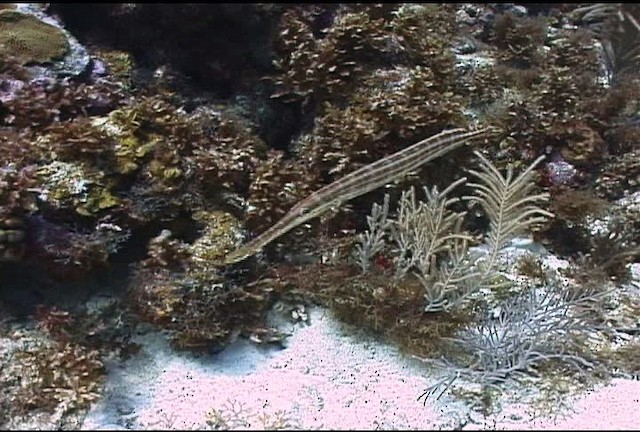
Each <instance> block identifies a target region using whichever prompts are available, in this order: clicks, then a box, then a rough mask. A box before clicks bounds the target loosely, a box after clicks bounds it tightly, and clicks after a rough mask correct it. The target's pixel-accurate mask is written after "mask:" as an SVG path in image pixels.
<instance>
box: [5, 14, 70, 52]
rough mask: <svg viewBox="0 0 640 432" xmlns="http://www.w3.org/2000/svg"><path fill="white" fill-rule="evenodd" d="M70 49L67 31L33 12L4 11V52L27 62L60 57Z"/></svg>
mask: <svg viewBox="0 0 640 432" xmlns="http://www.w3.org/2000/svg"><path fill="white" fill-rule="evenodd" d="M68 51H69V43H68V41H67V37H66V35H65V34H64V32H63V31H62V30H60V29H58V28H56V27H54V26H52V25H50V24H47V23H45V22H42V21H41V20H39V19H38V18H36V17H35V16H33V15H30V14H25V13H21V12H18V11H15V10H12V9H2V10H0V55H2V56H12V57H15V58H16V59H18V60H19V61H20V62H22V63H23V64H27V63H46V62H51V61H53V60H59V59H61V58H62V57H64V55H65V54H66V53H67V52H68Z"/></svg>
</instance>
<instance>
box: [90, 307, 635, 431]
mask: <svg viewBox="0 0 640 432" xmlns="http://www.w3.org/2000/svg"><path fill="white" fill-rule="evenodd" d="M283 323H284V321H282V320H281V322H280V326H281V328H283V327H282V326H283V325H284V327H286V326H289V328H288V330H289V331H291V332H292V336H291V337H289V339H288V344H287V347H286V348H284V349H281V348H277V347H263V346H258V345H255V344H252V343H251V342H249V341H247V340H244V339H238V340H236V341H235V342H234V343H233V344H232V345H230V346H229V347H228V348H227V349H226V350H224V351H223V352H221V353H218V354H214V355H208V356H204V355H203V356H200V357H194V356H192V355H188V354H182V353H176V352H175V351H173V350H172V349H170V347H169V346H168V344H167V342H166V339H165V338H164V337H163V336H162V335H161V334H158V333H154V332H149V333H146V334H144V335H140V336H139V337H138V340H137V342H139V343H141V344H142V350H141V351H140V353H139V354H138V355H137V356H136V357H134V358H132V359H130V360H129V361H127V362H126V363H125V364H124V365H115V364H114V365H112V366H111V367H110V372H109V377H108V379H107V384H106V389H105V392H104V396H103V398H102V399H101V400H100V401H99V402H97V403H96V404H94V406H93V407H92V409H91V410H90V411H89V413H88V415H87V417H86V418H85V420H84V423H83V425H82V428H83V429H212V428H237V429H265V428H274V427H283V426H284V427H286V428H295V429H458V428H461V429H640V381H634V380H626V379H614V380H612V381H611V382H610V383H609V384H602V385H597V386H595V388H594V389H593V390H592V391H588V392H583V393H581V394H579V395H577V396H575V398H574V399H573V400H569V401H568V402H569V403H568V405H569V408H568V409H567V408H564V409H561V408H558V409H557V410H555V412H554V413H552V414H549V413H547V414H539V410H538V411H536V410H535V409H532V408H531V407H530V406H527V405H526V404H519V405H518V404H512V405H510V406H507V405H505V406H503V409H502V410H501V411H500V412H498V413H496V414H493V415H491V416H489V417H485V416H484V415H481V414H478V413H477V412H474V410H473V409H472V408H471V407H470V406H469V404H468V403H465V401H463V400H461V399H459V398H455V397H454V396H450V395H449V396H444V397H442V398H441V399H439V400H438V401H435V400H430V401H429V402H427V404H426V405H423V403H422V401H418V400H417V399H418V396H419V395H420V394H421V393H422V392H423V390H424V389H425V388H426V387H427V386H429V385H430V384H432V383H434V382H435V381H436V377H435V375H434V374H433V373H430V372H429V371H428V370H427V369H426V368H425V366H424V365H423V364H422V363H421V362H420V361H418V360H416V359H412V358H406V357H404V356H402V355H401V354H399V353H398V350H397V348H395V347H392V346H390V345H387V344H385V343H383V342H381V341H379V340H377V339H375V338H372V337H370V336H367V335H364V334H362V332H359V331H357V330H356V329H353V328H351V327H348V326H344V325H341V324H339V323H338V321H337V320H335V319H334V318H332V317H331V315H330V313H329V312H327V311H326V310H324V309H320V308H313V309H311V310H310V311H309V323H308V324H295V325H293V324H288V323H287V324H283ZM283 329H285V330H286V328H283ZM215 411H217V413H218V414H219V416H218V417H216V416H215V415H211V413H212V412H215ZM207 421H209V423H207Z"/></svg>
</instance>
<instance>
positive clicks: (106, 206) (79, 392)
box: [0, 3, 640, 424]
mask: <svg viewBox="0 0 640 432" xmlns="http://www.w3.org/2000/svg"><path fill="white" fill-rule="evenodd" d="M41 9H42V10H41V13H43V14H50V15H51V16H53V15H55V17H56V18H55V19H56V20H58V21H59V22H60V23H62V24H63V26H64V28H65V29H66V30H68V31H69V32H71V33H73V34H74V36H75V37H77V38H78V40H80V41H81V42H82V44H83V45H85V46H86V49H87V50H88V52H89V53H90V59H89V60H90V61H88V62H87V65H86V68H83V70H82V72H80V73H77V74H74V73H70V72H69V71H66V72H64V73H58V72H56V70H57V69H55V68H53V67H52V66H51V64H52V62H57V61H58V62H59V61H61V60H60V59H61V58H62V59H67V58H68V57H69V56H70V55H72V53H71V51H73V49H71V47H72V46H73V44H71V42H70V40H69V37H68V35H67V34H66V33H65V32H62V31H61V30H60V29H59V28H57V27H55V26H53V25H50V24H48V23H47V22H45V21H43V20H42V19H41V18H39V15H38V14H30V13H29V12H28V11H26V10H24V7H23V8H19V7H18V6H16V7H15V8H14V7H7V8H2V9H0V47H1V48H0V150H1V151H0V308H2V310H9V311H10V310H11V308H12V307H13V303H12V302H13V301H14V300H8V299H10V298H11V299H14V298H15V297H16V296H17V297H20V296H19V295H17V294H16V293H14V292H13V291H17V289H18V288H16V285H19V284H18V283H16V281H15V280H13V276H11V275H12V274H14V273H12V272H11V271H10V270H11V269H13V268H14V266H15V268H19V269H21V271H23V272H24V273H34V274H38V275H41V276H42V278H43V279H42V282H41V284H40V285H39V286H38V288H36V291H38V296H37V298H38V299H40V300H41V301H42V303H45V304H46V306H47V307H46V308H45V309H43V308H42V305H40V306H38V305H37V302H32V301H30V300H29V301H28V300H21V301H22V302H23V303H26V306H25V305H24V304H20V309H21V310H22V309H24V310H26V311H27V312H26V314H25V315H26V316H27V317H29V316H30V317H31V319H34V320H36V321H38V322H40V323H41V326H42V327H43V328H44V329H45V330H46V332H48V333H49V334H48V336H39V337H41V338H44V337H46V338H51V340H52V341H53V342H51V341H50V342H51V343H50V344H48V345H47V344H43V345H42V347H40V345H38V347H39V348H38V347H36V348H34V349H33V350H30V348H25V349H23V350H22V351H24V352H22V351H21V352H22V354H20V355H21V356H23V358H24V364H25V367H28V368H29V377H31V378H33V379H32V380H31V381H29V382H30V383H31V384H28V386H27V387H28V388H24V389H22V390H20V391H24V392H25V393H21V394H18V393H15V394H14V393H11V394H12V396H11V397H12V398H14V399H12V400H18V399H19V400H20V401H21V402H20V403H18V404H17V405H16V406H20V407H22V408H20V409H22V410H23V411H24V412H25V413H28V412H29V411H30V410H35V409H36V408H37V407H39V406H42V407H53V406H54V405H55V404H56V403H58V402H60V401H61V400H63V396H61V395H62V394H63V393H64V394H65V395H67V396H69V395H70V396H72V398H73V400H74V401H75V402H74V404H72V405H70V407H81V408H84V407H86V406H87V405H88V404H89V403H90V402H91V401H92V400H95V398H96V397H97V394H98V392H99V390H98V389H99V385H100V382H101V379H102V363H101V361H102V360H101V359H103V358H104V356H108V355H110V353H112V352H113V351H118V352H120V353H121V354H122V355H123V356H126V355H127V354H126V353H130V352H132V351H135V347H133V346H131V344H129V343H128V342H127V341H128V339H127V338H128V337H129V336H130V335H131V334H132V333H133V329H134V328H135V324H133V323H136V322H146V323H150V324H151V325H153V326H155V327H156V328H160V329H163V330H166V332H167V334H168V337H169V338H170V340H171V342H172V344H173V346H174V347H176V348H178V349H185V350H192V351H203V352H210V351H217V350H220V349H223V348H224V347H225V346H226V345H228V344H229V343H230V342H231V341H233V340H234V339H235V338H236V337H244V338H247V339H249V340H252V341H254V342H256V343H276V344H279V343H280V342H282V341H283V340H285V339H286V335H284V334H280V333H278V332H277V330H275V329H272V328H269V326H267V325H266V324H265V316H266V313H267V312H268V310H269V309H270V308H271V307H272V306H273V304H274V303H275V302H276V301H279V300H280V301H291V302H295V303H296V304H299V303H305V304H310V303H319V304H322V305H324V306H327V307H330V308H331V309H333V311H334V312H335V313H336V315H337V316H338V317H339V318H340V319H341V320H344V321H346V322H351V323H355V324H357V325H359V326H361V327H364V328H367V329H370V330H372V331H373V332H376V333H379V334H382V335H384V336H386V337H388V338H389V339H390V340H391V341H393V342H394V343H396V344H397V345H398V346H400V347H401V348H402V349H403V350H404V351H405V352H407V353H408V354H411V355H414V356H417V357H419V358H421V359H425V360H426V361H427V362H430V363H431V364H435V365H436V366H440V367H443V368H444V370H445V377H444V378H443V381H442V382H441V383H440V385H439V386H437V388H434V389H428V391H427V392H426V393H425V396H426V395H427V394H430V390H434V391H435V390H438V391H442V390H446V389H448V388H450V387H451V386H452V385H453V383H454V381H455V380H457V379H458V378H463V379H467V380H471V381H477V382H481V383H482V384H483V385H485V386H487V387H491V388H493V387H499V386H500V385H501V384H503V383H505V382H506V381H507V380H508V379H509V378H512V377H516V378H517V377H522V376H524V375H528V374H532V373H534V372H538V371H543V370H544V368H545V367H550V368H553V367H555V366H557V367H559V368H561V369H562V368H563V367H564V366H565V365H566V364H568V365H569V366H572V367H573V368H574V369H575V370H576V371H578V372H583V373H584V372H590V371H592V370H593V369H596V368H597V367H598V365H599V363H601V362H606V361H613V362H614V363H615V364H616V365H617V367H619V369H621V370H623V369H624V368H625V367H626V366H625V364H626V363H628V365H627V366H629V370H635V373H637V367H636V366H634V365H633V364H632V362H626V360H628V359H629V358H630V357H632V355H630V354H625V353H626V351H625V349H627V348H625V349H620V350H618V351H615V352H613V353H611V352H609V353H608V354H606V353H605V350H594V353H593V354H589V353H588V352H586V351H588V349H585V344H582V343H581V340H582V339H580V338H581V337H584V336H585V334H586V333H585V332H596V333H597V332H600V333H598V335H599V336H601V337H603V338H609V339H611V340H613V339H615V337H616V336H615V332H614V333H606V332H604V331H603V330H601V329H600V328H601V327H605V326H606V323H607V322H609V321H608V320H609V318H608V316H609V315H608V312H607V310H605V309H606V308H605V306H606V305H608V304H609V303H611V304H616V303H615V302H616V301H618V302H620V303H624V302H629V303H630V304H631V301H630V300H629V299H628V298H626V297H625V296H626V293H625V292H624V288H623V287H624V286H625V285H623V284H624V283H625V282H626V281H628V280H629V279H630V278H631V275H630V270H629V268H630V266H629V264H630V263H633V262H634V261H636V260H637V258H638V255H639V254H640V252H639V251H640V249H639V248H638V245H639V243H638V242H639V240H640V239H639V238H638V232H640V231H639V229H640V223H639V222H640V216H639V215H640V210H638V206H637V202H636V199H637V194H638V192H639V190H638V187H639V181H640V180H639V179H640V163H639V162H638V161H639V160H640V159H638V152H639V151H640V148H639V147H638V143H639V142H640V141H639V139H640V122H639V121H638V115H639V114H638V113H639V112H640V90H639V89H640V87H639V86H638V84H639V83H640V77H639V76H638V70H639V68H638V60H639V58H640V54H639V53H640V45H638V40H640V39H639V38H638V33H639V32H640V27H639V26H638V22H639V21H640V15H639V13H640V12H639V11H638V8H637V5H627V4H615V5H605V4H592V5H586V6H577V5H560V4H550V5H543V6H540V5H538V6H537V7H534V6H522V5H493V4H472V3H469V4H399V3H386V4H291V5H285V4H279V5H268V4H253V5H251V4H246V5H221V6H216V5H195V4H191V5H189V4H187V5H178V4H174V5H143V4H118V5H116V4H113V5H107V4H104V5H97V4H85V5H74V6H73V7H69V6H65V5H63V4H57V3H53V4H48V5H43V6H42V8H41ZM50 18H51V19H53V17H50ZM230 23H231V24H230ZM212 29H213V30H212ZM212 31H213V32H212ZM168 34H170V35H171V36H172V37H166V35H168ZM3 38H4V39H3ZM83 64H84V63H83ZM467 139H468V142H467ZM462 144H466V145H462ZM436 158H437V159H436ZM463 176H466V177H469V178H470V179H467V178H466V177H463ZM327 210H328V211H327ZM321 213H322V214H321ZM316 216H318V217H317V218H315V217H316ZM530 234H531V237H532V238H533V240H535V242H536V244H542V245H544V247H545V248H546V249H547V250H549V251H550V252H552V253H553V254H554V255H557V256H558V257H560V258H562V259H565V260H566V261H567V263H568V264H567V266H568V269H565V270H562V271H556V270H553V271H551V270H550V269H549V267H548V263H547V261H544V260H543V259H542V258H541V257H539V256H537V255H533V254H531V255H526V256H524V257H519V258H518V260H515V259H514V256H515V255H514V254H515V252H513V249H514V247H515V246H514V242H516V243H517V242H518V241H519V239H521V238H522V237H526V236H529V235H530ZM245 258H247V259H245ZM516 261H517V262H516ZM543 261H544V262H543ZM115 271H121V272H122V273H121V274H122V275H123V276H122V278H121V282H120V283H119V284H120V285H121V286H122V290H121V292H119V293H118V295H119V296H121V298H119V302H116V303H114V305H111V306H109V308H108V309H107V310H108V312H109V313H112V315H113V316H114V317H115V316H118V317H123V318H122V319H124V320H125V321H126V323H127V325H121V324H115V321H116V320H115V318H113V319H108V318H107V317H106V316H105V315H104V314H97V313H96V312H95V311H93V312H88V311H87V310H85V309H86V307H85V306H84V305H83V304H78V305H76V307H71V306H68V307H62V306H61V305H58V304H57V303H58V302H59V301H60V300H59V297H64V296H63V295H62V294H61V292H60V291H61V290H59V289H58V288H59V287H60V285H59V284H67V285H69V286H73V287H75V288H73V289H74V290H76V289H77V290H78V291H82V292H81V293H75V294H82V295H80V297H83V296H90V295H91V294H92V293H93V291H92V290H93V289H94V288H93V287H92V284H91V283H89V281H92V280H93V279H92V278H94V277H97V278H99V277H103V276H105V275H109V274H111V272H115ZM513 272H516V274H517V278H516V277H515V276H514V277H512V276H513ZM559 275H561V276H559ZM565 276H566V278H565ZM514 278H516V279H517V281H516V282H514ZM518 278H519V279H518ZM562 278H565V279H567V280H568V282H566V281H564V280H563V279H562ZM581 285H584V289H583V290H581V289H578V288H579V287H580V286H581ZM614 286H615V287H616V290H615V291H616V295H617V296H621V298H622V300H620V299H618V298H617V297H615V296H612V295H611V288H612V287H614ZM79 287H84V288H79ZM83 290H84V291H83ZM7 292H11V295H8V294H7ZM12 296H13V297H12ZM58 296H59V297H58ZM596 299H597V302H595V301H594V300H596ZM18 303H20V302H18ZM72 303H73V302H72ZM78 303H82V302H81V301H79V302H78ZM594 303H599V304H600V305H601V309H602V310H600V311H598V308H596V307H594ZM23 306H24V307H23ZM53 306H58V307H60V309H52V307H53ZM16 308H18V307H17V306H16ZM629 309H630V310H631V311H632V313H633V311H635V313H637V307H636V306H629ZM496 310H497V311H498V312H495V311H496ZM46 311H48V312H46ZM494 312H495V313H494ZM105 314H107V312H105ZM7 315H8V316H9V315H11V314H10V313H7ZM0 321H2V320H0ZM67 321H69V322H71V321H72V322H74V323H75V324H77V325H76V326H72V327H75V330H74V331H70V330H68V329H67V327H69V326H68V325H67V324H65V323H66V322H67ZM633 325H635V326H637V324H633ZM633 325H630V326H631V327H632V326H633ZM118 326H120V327H118ZM116 327H117V331H116ZM614 327H616V328H618V327H622V325H615V326H614ZM56 329H57V330H56ZM61 329H63V330H61ZM5 330H6V329H5ZM52 330H53V331H52ZM46 332H45V333H46ZM3 333H6V332H3ZM89 334H90V336H89ZM603 334H606V335H605V336H603ZM525 336H526V337H525ZM629 346H630V347H633V346H635V345H633V344H630V345H629ZM585 350H586V351H585ZM628 350H629V352H633V349H632V348H628ZM605 354H606V355H605ZM607 355H608V360H607V358H605V357H606V356H607ZM599 356H600V357H599ZM429 359H431V360H433V359H440V360H438V361H435V360H434V361H431V360H429ZM625 359H626V360H625ZM53 361H55V362H57V363H55V364H57V365H59V369H60V370H61V371H63V372H64V373H63V374H62V375H60V376H49V375H46V374H47V373H48V372H47V371H46V370H45V369H43V365H46V364H47V362H49V363H50V362H53ZM563 362H565V363H563ZM549 364H551V366H548V365H549ZM634 368H635V369H634ZM446 370H449V371H450V372H451V373H449V374H448V373H447V372H446ZM12 371H13V369H12ZM5 372H6V371H5ZM3 373H4V372H3ZM13 373H14V372H11V373H9V375H11V374H13ZM15 373H16V374H17V373H18V372H15ZM65 374H66V375H65ZM4 378H7V376H4ZM0 379H2V377H0ZM7 379H8V378H7ZM3 382H6V381H3ZM25 382H26V381H25ZM36 383H40V384H36ZM42 383H44V384H42ZM7 385H8V386H10V387H11V389H12V390H11V391H12V392H13V391H14V390H15V389H16V387H15V385H17V384H16V382H15V381H12V382H10V383H8V384H7ZM25 385H26V384H25ZM43 386H44V387H43ZM47 389H49V390H47ZM416 396H418V395H416ZM38 398H41V399H38ZM45 399H46V400H45ZM0 408H4V407H0ZM7 409H8V408H7ZM0 411H2V410H1V409H0ZM4 420H6V418H5V419H4ZM2 423H3V419H2V418H0V424H2Z"/></svg>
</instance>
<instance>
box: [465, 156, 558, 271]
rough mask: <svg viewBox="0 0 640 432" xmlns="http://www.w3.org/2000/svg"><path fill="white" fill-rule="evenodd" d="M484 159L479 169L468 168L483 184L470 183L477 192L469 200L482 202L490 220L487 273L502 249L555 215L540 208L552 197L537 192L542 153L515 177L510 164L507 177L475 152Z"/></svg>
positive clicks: (468, 197)
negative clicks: (532, 227)
mask: <svg viewBox="0 0 640 432" xmlns="http://www.w3.org/2000/svg"><path fill="white" fill-rule="evenodd" d="M474 153H475V155H476V156H477V157H478V159H479V160H480V169H479V170H473V169H470V170H468V171H469V173H470V174H472V175H473V176H475V177H476V178H477V179H478V180H479V183H469V186H471V187H472V188H473V189H474V194H473V195H471V196H467V197H466V199H468V200H470V201H475V202H477V203H479V204H480V205H481V206H482V208H483V210H484V211H485V212H486V213H487V216H488V217H489V220H490V229H489V232H488V234H487V238H486V242H487V244H488V246H489V249H490V253H489V258H488V259H487V260H486V261H485V263H484V264H483V267H484V270H483V272H484V273H485V276H486V275H487V274H488V273H489V272H490V271H491V270H492V269H493V267H494V265H495V263H496V261H497V259H498V256H499V252H500V250H501V249H503V248H504V247H505V246H507V244H508V242H509V241H510V240H511V239H512V238H514V237H515V236H517V235H518V234H520V233H521V232H523V231H526V230H527V229H528V228H529V227H530V226H532V225H534V224H536V223H539V222H542V221H544V220H545V219H546V218H547V217H553V214H552V213H550V212H548V211H546V210H543V209H542V208H540V207H538V205H537V203H539V202H541V201H545V200H547V199H548V197H549V195H548V194H547V193H539V194H534V193H532V190H533V189H534V188H535V183H534V176H535V172H534V171H533V170H534V168H535V167H536V166H537V165H538V164H539V163H540V162H541V161H542V160H543V159H544V156H540V157H539V158H538V159H536V160H535V161H534V162H533V163H532V164H531V165H529V166H528V167H527V168H526V169H525V170H524V171H523V172H522V173H521V174H520V175H518V176H517V177H515V178H514V173H513V167H511V166H509V168H508V169H507V173H506V176H503V175H502V173H500V171H498V169H497V168H496V167H495V166H494V165H493V164H492V163H491V162H490V161H489V160H488V159H487V158H485V157H484V156H483V155H482V154H481V153H480V152H478V151H476V152H474Z"/></svg>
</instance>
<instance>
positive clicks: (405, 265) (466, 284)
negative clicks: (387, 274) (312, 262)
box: [360, 152, 553, 312]
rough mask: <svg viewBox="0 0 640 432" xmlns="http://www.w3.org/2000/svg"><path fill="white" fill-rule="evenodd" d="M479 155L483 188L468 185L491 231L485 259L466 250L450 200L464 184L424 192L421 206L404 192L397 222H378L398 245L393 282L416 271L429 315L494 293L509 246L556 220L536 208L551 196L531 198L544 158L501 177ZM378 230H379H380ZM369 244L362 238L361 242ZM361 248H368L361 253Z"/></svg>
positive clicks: (466, 237) (460, 218)
mask: <svg viewBox="0 0 640 432" xmlns="http://www.w3.org/2000/svg"><path fill="white" fill-rule="evenodd" d="M476 155H477V156H478V157H479V158H480V161H481V170H480V171H475V170H470V171H469V172H470V173H471V174H473V175H474V176H475V177H477V178H478V180H479V181H480V183H469V186H471V187H472V188H473V190H474V195H471V196H468V197H466V199H467V200H469V201H472V202H477V203H479V204H480V205H481V206H482V208H483V210H484V211H485V212H486V213H487V216H488V217H489V221H490V228H489V232H488V234H487V236H486V240H485V241H486V243H487V246H488V253H487V254H486V256H485V257H484V258H480V259H479V258H478V257H473V256H471V255H470V254H469V252H468V245H469V243H470V242H471V241H472V240H473V238H472V237H471V236H470V235H469V234H468V233H466V232H464V231H463V221H464V219H463V218H464V214H463V213H457V212H454V211H452V210H451V209H450V207H451V206H452V204H453V203H454V202H455V201H456V200H455V199H453V198H449V197H448V196H447V194H448V193H450V192H451V190H452V189H453V188H455V187H456V186H459V185H460V184H461V183H463V182H464V181H465V180H466V179H460V180H458V181H456V182H453V183H452V184H451V185H449V186H448V187H447V188H445V189H444V190H443V191H442V192H440V191H438V190H437V188H433V189H427V188H425V190H424V192H425V195H426V200H425V201H423V202H417V200H416V197H415V192H414V190H413V189H411V190H409V191H408V192H405V193H403V195H402V197H401V199H400V202H399V205H398V214H397V216H396V217H395V218H393V219H391V221H386V220H385V219H381V218H377V219H378V221H379V223H380V224H382V225H388V227H389V228H388V230H389V231H390V234H391V235H390V237H391V238H392V239H393V244H395V249H396V250H395V253H394V254H395V255H396V257H395V268H396V270H395V279H396V280H397V281H400V280H402V279H404V278H405V277H406V275H407V273H408V272H409V271H410V270H412V271H414V272H415V273H416V275H417V277H418V279H419V280H420V282H421V283H422V285H423V286H424V288H425V297H426V300H427V302H426V303H427V304H426V307H425V310H426V311H428V312H435V311H447V310H449V309H451V308H457V307H461V306H462V305H463V304H464V302H465V301H467V300H468V299H469V297H470V296H472V295H474V294H475V293H476V292H478V291H479V290H481V289H487V290H492V289H496V288H497V284H496V276H497V270H496V268H497V266H498V261H499V256H500V253H501V251H502V250H503V249H504V248H505V247H506V246H507V244H508V242H509V241H510V240H511V239H512V238H513V237H515V236H516V235H518V234H519V233H520V232H522V231H524V230H526V229H528V228H529V227H531V226H532V225H535V224H536V223H539V222H541V221H543V220H545V218H546V217H550V216H553V215H552V214H551V213H549V212H547V211H545V210H543V209H541V208H540V207H538V205H537V204H538V203H539V202H542V201H545V200H546V199H547V198H548V195H547V194H544V193H543V194H533V193H532V190H533V188H534V187H535V184H534V183H533V177H534V171H533V169H534V168H535V166H536V165H537V164H538V163H539V162H540V160H541V159H538V160H537V161H535V162H534V163H533V164H531V165H530V166H529V167H528V168H527V169H525V170H524V171H523V172H522V173H521V174H520V175H519V176H517V177H514V175H513V170H512V168H511V167H510V168H509V170H508V172H507V175H506V176H503V175H502V174H501V173H500V172H499V171H498V170H497V169H496V168H495V167H494V166H493V165H492V164H491V162H489V161H488V160H487V159H486V158H485V157H484V156H482V155H481V154H480V153H478V152H476ZM379 229H381V228H380V227H375V230H376V231H377V230H379ZM366 239H367V237H366V236H365V237H362V238H361V241H362V240H366ZM363 248H364V244H363V246H361V247H360V250H362V249H363ZM360 255H361V259H360V261H362V258H363V257H362V254H360ZM360 265H361V267H363V266H362V264H360Z"/></svg>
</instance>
